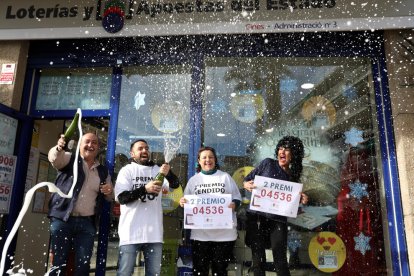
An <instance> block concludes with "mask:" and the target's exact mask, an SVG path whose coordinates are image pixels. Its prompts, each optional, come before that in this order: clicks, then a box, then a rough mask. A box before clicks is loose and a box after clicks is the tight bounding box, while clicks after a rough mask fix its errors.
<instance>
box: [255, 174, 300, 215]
mask: <svg viewBox="0 0 414 276" xmlns="http://www.w3.org/2000/svg"><path fill="white" fill-rule="evenodd" d="M254 184H255V185H256V186H257V188H255V189H253V191H252V198H251V200H250V209H251V210H255V211H259V212H264V213H271V214H275V215H281V216H286V217H292V218H295V217H296V216H297V214H298V208H299V201H300V193H301V192H302V186H303V185H302V184H300V183H295V182H289V181H284V180H279V179H274V178H269V177H263V176H259V175H256V177H255V178H254Z"/></svg>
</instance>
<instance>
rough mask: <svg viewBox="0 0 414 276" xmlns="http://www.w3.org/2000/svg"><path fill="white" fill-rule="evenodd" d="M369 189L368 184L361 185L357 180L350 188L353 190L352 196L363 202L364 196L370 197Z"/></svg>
mask: <svg viewBox="0 0 414 276" xmlns="http://www.w3.org/2000/svg"><path fill="white" fill-rule="evenodd" d="M367 187H368V184H366V183H361V182H360V181H359V180H357V181H355V182H354V183H352V184H349V188H350V189H351V192H350V195H351V196H352V197H355V198H357V199H359V200H361V198H363V197H364V196H368V192H367Z"/></svg>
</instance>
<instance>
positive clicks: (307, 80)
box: [202, 57, 386, 275]
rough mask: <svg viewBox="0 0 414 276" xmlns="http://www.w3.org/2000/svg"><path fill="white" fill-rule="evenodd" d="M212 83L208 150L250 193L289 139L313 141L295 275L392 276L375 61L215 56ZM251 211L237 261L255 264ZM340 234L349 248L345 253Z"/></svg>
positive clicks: (296, 224)
mask: <svg viewBox="0 0 414 276" xmlns="http://www.w3.org/2000/svg"><path fill="white" fill-rule="evenodd" d="M204 82H205V84H204V102H203V120H204V128H203V141H202V142H203V145H205V146H212V147H214V148H215V149H216V151H217V154H218V159H219V164H220V166H221V169H222V170H224V171H226V172H228V173H229V174H230V175H232V176H233V178H234V180H235V181H236V183H237V184H238V185H239V187H240V189H241V191H242V194H244V190H243V189H242V188H243V183H242V179H243V178H244V176H246V175H247V174H248V173H249V172H250V171H251V170H252V169H253V168H254V167H255V166H257V165H258V164H259V162H260V161H261V160H263V159H264V158H267V157H270V158H275V147H276V144H277V142H278V140H279V139H280V138H282V137H283V136H286V135H293V136H297V137H299V138H301V139H302V141H303V143H304V146H305V158H304V161H303V167H304V168H303V173H302V177H301V183H303V191H304V193H306V194H307V195H308V196H309V199H310V202H309V204H308V205H307V206H304V207H302V208H301V212H300V213H299V214H298V216H297V218H295V219H294V218H290V219H289V220H288V221H289V234H288V252H287V254H288V256H289V257H288V260H289V265H290V268H291V269H292V270H293V269H310V270H315V271H318V270H319V272H329V273H339V274H336V275H356V274H365V273H373V270H375V274H376V275H382V274H383V273H385V271H386V270H385V266H386V265H385V253H384V250H385V249H384V235H383V226H382V225H383V220H382V214H381V200H380V188H381V185H380V183H379V175H380V168H379V163H380V162H378V161H379V158H380V156H379V148H378V144H377V142H376V141H378V132H377V129H376V122H375V112H376V110H375V102H374V91H373V85H372V83H373V80H372V72H371V65H370V60H369V59H365V58H278V57H275V58H273V57H256V58H208V59H206V60H205V80H204ZM248 196H249V195H247V194H245V197H246V198H245V199H246V200H248V199H249V197H248ZM246 202H247V201H246ZM245 207H246V204H244V205H243V208H241V209H240V210H239V214H238V223H239V225H238V227H239V238H238V240H237V241H236V247H235V250H234V255H235V256H234V257H235V259H236V260H237V261H238V262H239V263H247V264H248V263H249V261H251V255H250V253H249V248H248V247H246V246H245V244H244V233H245V232H244V230H245V228H244V222H245V219H246V216H245V209H244V208H245ZM337 237H339V238H340V240H342V242H343V243H344V247H342V248H341V247H336V245H337V244H339V243H336V242H337V241H339V239H338V238H337ZM328 240H330V241H331V244H329V242H327V243H326V244H325V243H324V242H325V241H328ZM322 241H323V242H322ZM334 241H335V242H334ZM328 247H329V248H328ZM269 252H270V251H269ZM318 254H319V255H318ZM345 256H346V258H345ZM339 268H341V269H340V270H339ZM337 270H339V271H340V272H335V271H337Z"/></svg>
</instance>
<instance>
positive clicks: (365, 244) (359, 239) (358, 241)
mask: <svg viewBox="0 0 414 276" xmlns="http://www.w3.org/2000/svg"><path fill="white" fill-rule="evenodd" d="M371 239H372V237H369V236H365V235H364V234H363V233H362V232H361V233H359V235H358V236H356V237H354V241H355V250H356V251H361V254H362V255H364V256H365V253H366V252H367V251H368V250H371V246H370V245H369V241H370V240H371Z"/></svg>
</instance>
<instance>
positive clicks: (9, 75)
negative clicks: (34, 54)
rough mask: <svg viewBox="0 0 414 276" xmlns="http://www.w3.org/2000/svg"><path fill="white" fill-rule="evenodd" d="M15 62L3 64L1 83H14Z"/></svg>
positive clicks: (0, 74) (0, 75)
mask: <svg viewBox="0 0 414 276" xmlns="http://www.w3.org/2000/svg"><path fill="white" fill-rule="evenodd" d="M15 69H16V64H15V63H7V64H3V65H2V66H1V73H0V84H13V82H14V70H15Z"/></svg>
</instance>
